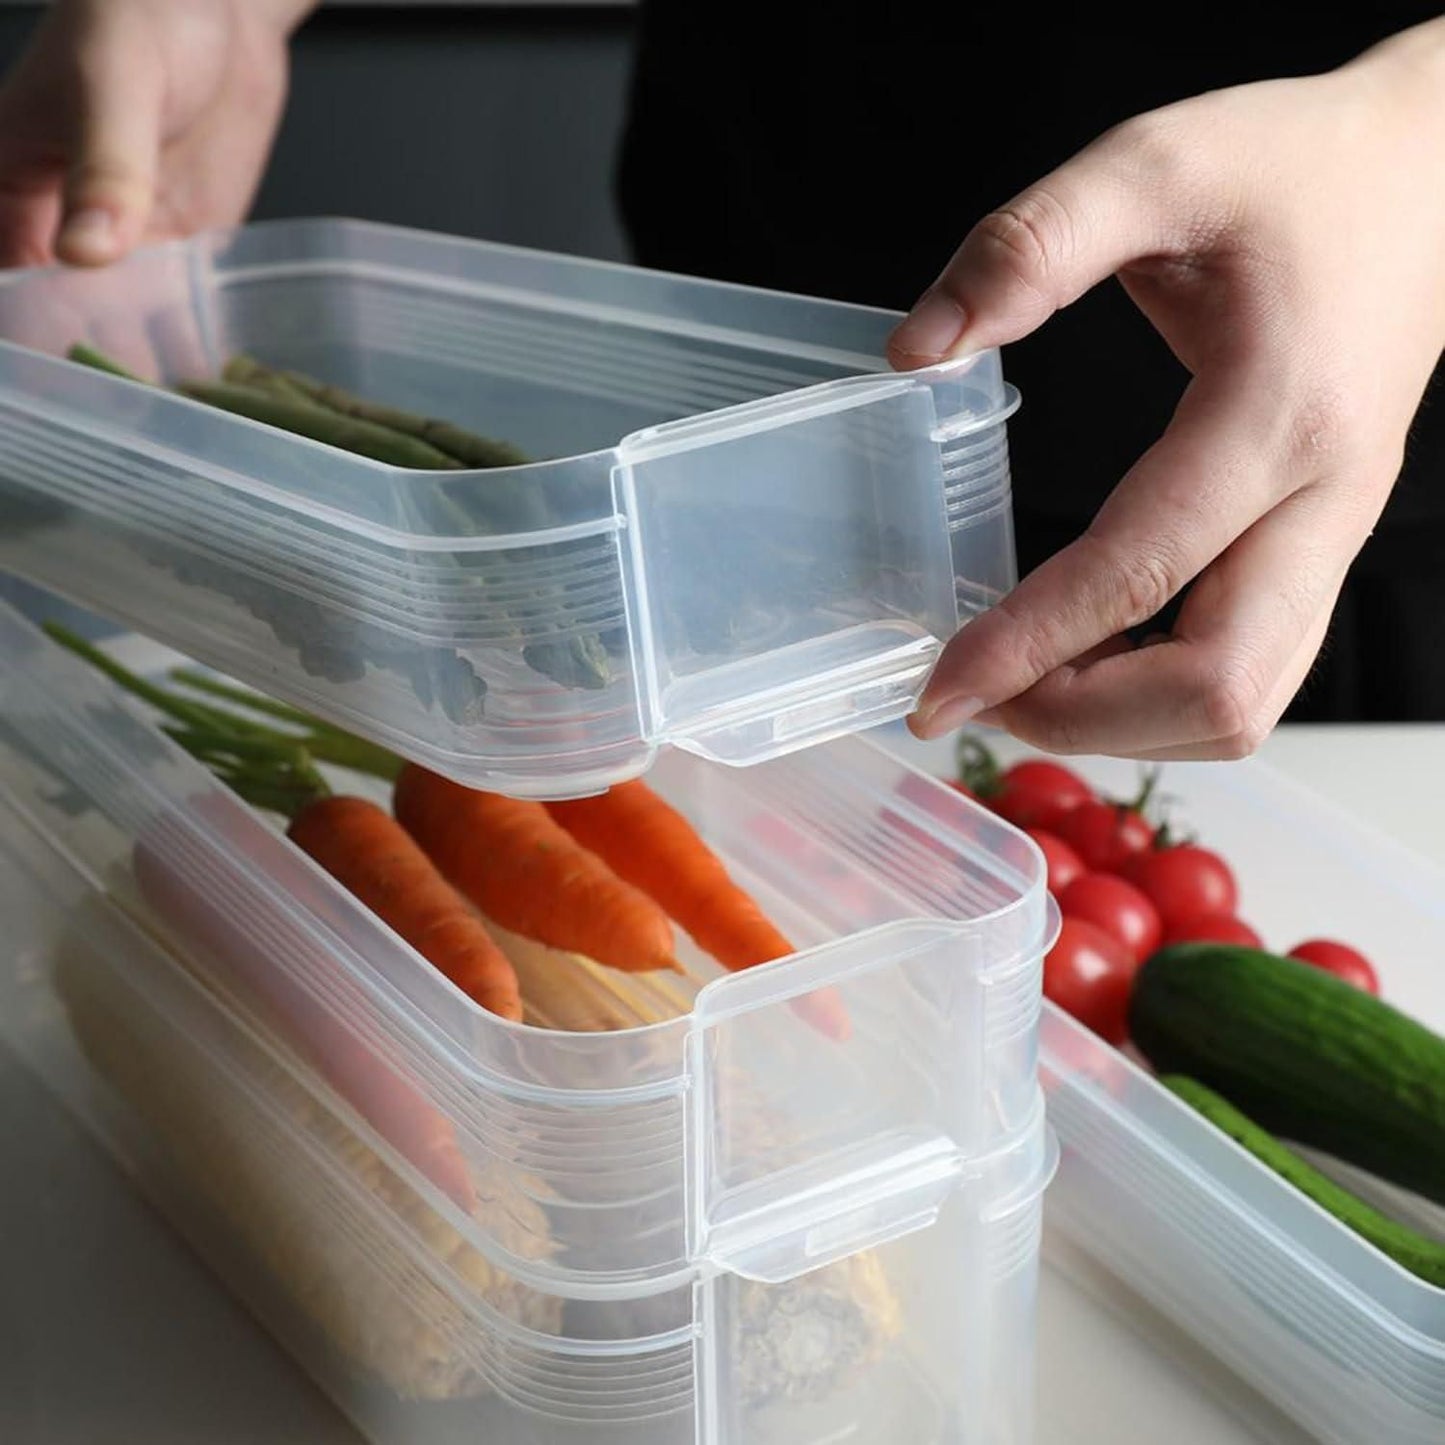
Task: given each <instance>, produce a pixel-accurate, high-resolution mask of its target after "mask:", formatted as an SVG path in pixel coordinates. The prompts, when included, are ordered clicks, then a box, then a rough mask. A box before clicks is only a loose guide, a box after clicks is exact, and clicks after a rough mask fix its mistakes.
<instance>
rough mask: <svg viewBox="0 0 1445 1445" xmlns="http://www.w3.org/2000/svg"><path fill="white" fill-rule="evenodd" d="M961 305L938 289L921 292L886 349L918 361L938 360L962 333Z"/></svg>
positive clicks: (965, 319) (963, 318)
mask: <svg viewBox="0 0 1445 1445" xmlns="http://www.w3.org/2000/svg"><path fill="white" fill-rule="evenodd" d="M967 319H968V318H967V317H966V316H965V315H964V314H963V307H962V306H960V305H959V304H958V302H957V301H954V300H953V299H952V298H951V297H949V296H945V295H944V293H943V292H942V291H925V292H924V293H923V296H922V297H921V298H920V299H919V301H918V304H917V305H916V306H915V307H914V308H913V310H912V311H911V312H910V313H909V314H908V316H907V317H906V319H905V320H904V321H902V322H901V323H900V324H899V326H898V329H897V330H896V331H895V332H894V333H893V335H892V336H891V337H889V339H888V349H889V350H890V351H895V352H899V353H901V354H902V355H904V356H912V357H916V358H917V359H918V360H920V361H940V360H942V359H943V357H945V356H946V355H947V354H948V353H949V352H950V351H952V350H953V348H954V346H955V345H956V344H957V342H958V339H959V337H961V336H962V335H963V327H964V322H965V321H967Z"/></svg>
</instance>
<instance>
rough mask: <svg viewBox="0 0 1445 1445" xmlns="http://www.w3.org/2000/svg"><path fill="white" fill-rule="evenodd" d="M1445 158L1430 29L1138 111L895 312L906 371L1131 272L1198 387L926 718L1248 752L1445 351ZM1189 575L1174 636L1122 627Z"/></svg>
mask: <svg viewBox="0 0 1445 1445" xmlns="http://www.w3.org/2000/svg"><path fill="white" fill-rule="evenodd" d="M1442 174H1445V21H1432V22H1430V23H1428V24H1426V25H1422V26H1418V27H1416V28H1415V29H1413V30H1410V31H1406V32H1403V33H1402V34H1400V35H1397V36H1395V37H1394V38H1393V39H1391V40H1390V41H1388V42H1386V43H1385V44H1383V45H1381V46H1378V47H1376V48H1375V49H1374V50H1372V51H1370V52H1367V53H1366V54H1365V55H1364V56H1362V57H1360V58H1359V59H1358V60H1356V61H1354V62H1352V63H1351V64H1349V65H1347V66H1344V67H1342V68H1341V69H1340V70H1337V71H1333V72H1330V73H1329V74H1326V75H1321V76H1313V77H1308V78H1304V79H1294V80H1280V81H1270V82H1265V83H1262V84H1257V85H1249V86H1243V87H1238V88H1235V89H1230V90H1224V91H1217V92H1213V93H1211V94H1208V95H1203V96H1200V97H1197V98H1195V99H1192V100H1186V101H1184V102H1182V103H1180V104H1177V105H1173V106H1169V107H1166V108H1165V109H1163V110H1159V111H1155V112H1152V113H1150V114H1148V115H1145V116H1142V117H1139V118H1136V119H1134V120H1131V121H1128V122H1126V123H1125V124H1124V125H1122V126H1120V127H1118V128H1117V129H1115V130H1113V131H1111V132H1109V133H1108V134H1106V135H1104V136H1103V137H1102V138H1100V139H1099V140H1098V141H1096V142H1094V143H1093V144H1092V145H1091V146H1089V147H1087V148H1086V149H1085V150H1084V151H1082V152H1080V154H1079V155H1077V156H1076V157H1074V158H1073V159H1072V160H1070V161H1069V162H1067V163H1066V164H1065V165H1063V166H1061V167H1060V168H1059V169H1058V170H1056V171H1054V172H1053V173H1052V174H1051V175H1049V176H1047V177H1045V178H1044V179H1043V180H1042V181H1040V182H1038V184H1036V185H1034V186H1032V187H1030V188H1029V189H1028V190H1027V191H1025V192H1024V193H1023V194H1022V195H1020V196H1019V197H1018V198H1016V199H1015V200H1014V201H1012V202H1010V203H1009V204H1008V205H1006V206H1005V207H1003V208H1002V209H1001V210H999V211H997V212H995V213H994V214H992V215H991V216H989V217H987V218H986V219H985V220H984V221H983V222H982V223H981V224H980V225H979V226H977V227H976V228H975V229H974V230H973V231H972V232H971V233H970V234H969V235H968V237H967V238H966V239H965V240H964V242H963V245H962V246H961V247H960V249H959V251H958V252H957V254H956V255H955V256H954V258H953V260H952V261H951V262H950V263H949V266H948V268H947V269H946V270H945V271H944V273H943V275H942V276H941V277H940V279H939V280H938V281H937V282H936V283H935V284H934V285H933V286H932V287H931V288H930V289H929V291H928V292H927V293H925V295H924V297H923V298H922V299H921V300H920V302H919V303H918V305H917V306H916V307H915V308H914V311H913V312H912V314H911V315H910V317H909V318H908V320H906V321H905V322H904V323H903V324H902V325H901V326H900V327H899V329H898V330H897V331H896V332H895V334H894V337H893V339H892V343H891V348H890V355H891V356H892V358H893V361H894V364H895V365H897V366H900V367H910V366H918V365H922V364H926V363H929V362H935V361H938V360H941V359H943V358H944V357H950V356H957V355H963V354H967V353H969V352H972V351H977V350H980V349H982V348H985V347H990V346H997V345H1004V344H1006V343H1008V342H1011V341H1015V340H1017V339H1019V338H1020V337H1023V336H1025V335H1027V334H1028V333H1029V332H1031V331H1033V330H1034V329H1035V328H1036V327H1038V326H1039V325H1040V324H1041V323H1043V322H1044V321H1045V320H1046V319H1047V318H1048V317H1049V316H1050V315H1051V314H1052V313H1053V312H1054V311H1056V310H1058V309H1059V308H1060V307H1063V306H1066V305H1068V304H1069V303H1070V302H1072V301H1074V300H1077V299H1078V297H1079V296H1081V295H1082V294H1083V293H1084V292H1085V291H1087V290H1089V289H1090V288H1091V287H1092V286H1094V285H1095V284H1096V283H1098V282H1099V281H1101V280H1103V279H1105V278H1106V277H1108V276H1111V275H1113V276H1117V277H1118V278H1119V280H1120V281H1121V282H1122V283H1123V285H1124V287H1125V289H1126V291H1127V292H1128V294H1129V296H1130V297H1131V298H1132V300H1133V301H1134V303H1135V304H1136V305H1137V306H1138V307H1139V308H1140V310H1141V311H1142V312H1143V313H1144V314H1145V316H1147V317H1148V319H1149V321H1150V322H1151V323H1152V324H1153V325H1154V327H1155V328H1156V330H1158V331H1159V333H1160V334H1161V335H1162V336H1163V337H1164V339H1165V340H1166V341H1167V342H1168V344H1169V345H1170V347H1171V349H1172V350H1173V351H1174V353H1175V355H1176V356H1177V357H1178V358H1179V360H1180V361H1181V362H1182V363H1183V364H1184V366H1185V367H1186V368H1187V369H1188V370H1189V372H1190V374H1191V378H1192V379H1191V381H1190V383H1189V385H1188V387H1187V388H1186V390H1185V393H1184V396H1183V399H1182V400H1181V402H1180V404H1179V407H1178V409H1177V411H1176V412H1175V415H1174V417H1173V419H1172V421H1171V422H1170V425H1169V426H1168V428H1167V429H1166V431H1165V433H1164V435H1163V436H1162V437H1161V438H1160V439H1159V441H1158V442H1157V443H1155V445H1154V446H1152V447H1151V448H1150V449H1149V450H1148V451H1147V452H1146V453H1145V454H1144V456H1143V457H1141V458H1140V460H1139V461H1138V462H1137V464H1136V465H1135V466H1133V467H1132V468H1131V469H1130V471H1129V472H1128V473H1127V475H1126V476H1125V477H1124V478H1123V479H1122V480H1121V481H1120V483H1119V484H1118V486H1117V488H1116V489H1115V490H1114V492H1113V494H1112V495H1111V496H1110V497H1109V499H1108V501H1107V502H1106V503H1105V505H1104V506H1103V507H1102V508H1101V510H1100V511H1099V514H1098V516H1097V517H1096V519H1095V520H1094V522H1093V523H1092V525H1091V526H1090V527H1089V529H1088V531H1087V532H1086V533H1085V534H1084V536H1083V537H1081V538H1080V539H1079V540H1078V541H1077V542H1075V543H1074V544H1072V545H1071V546H1069V547H1067V548H1065V549H1064V550H1062V551H1061V552H1059V553H1058V554H1057V555H1055V556H1054V557H1052V558H1050V559H1049V560H1048V561H1047V562H1045V563H1044V564H1043V565H1042V566H1040V567H1039V568H1038V569H1037V570H1036V571H1034V572H1033V573H1032V574H1030V575H1029V576H1028V577H1027V578H1025V579H1024V580H1023V581H1022V582H1021V583H1020V584H1019V586H1018V587H1017V588H1016V589H1015V590H1014V591H1013V592H1012V593H1011V594H1010V595H1009V596H1008V597H1006V598H1005V599H1004V600H1003V601H1001V602H1000V603H999V604H998V605H997V606H995V607H994V608H992V609H991V610H990V611H989V612H987V613H985V614H984V615H983V616H981V617H979V618H977V619H976V620H974V621H973V622H971V623H969V624H968V626H967V627H965V628H964V629H963V630H962V631H961V632H960V633H959V634H958V636H957V637H956V638H955V639H954V640H953V641H952V642H951V643H950V644H949V646H948V647H947V648H946V649H945V651H944V653H943V656H942V657H941V659H940V660H939V663H938V666H937V668H936V669H935V672H934V675H933V677H932V678H931V679H930V681H929V684H928V687H927V689H926V690H925V693H924V696H923V699H922V701H921V703H920V705H919V710H918V712H917V714H916V715H915V717H914V718H913V720H912V726H913V728H914V731H915V732H918V733H919V734H921V735H923V736H930V737H932V736H937V735H939V734H941V733H943V732H947V731H950V730H951V729H953V728H955V727H957V726H959V725H960V724H962V723H963V722H965V721H967V720H968V719H969V718H970V717H976V718H979V719H980V720H982V721H984V722H992V723H996V724H998V725H1000V726H1003V727H1005V728H1007V729H1008V730H1009V731H1011V732H1013V733H1014V734H1016V735H1017V736H1019V737H1020V738H1022V739H1024V740H1025V741H1028V742H1032V743H1035V744H1037V745H1039V746H1041V747H1044V748H1046V749H1049V750H1051V751H1054V752H1061V753H1073V752H1108V753H1114V754H1118V755H1122V756H1132V757H1141V758H1157V759H1168V758H1219V757H1239V756H1243V755H1245V754H1247V753H1249V752H1251V751H1253V750H1254V748H1255V747H1257V746H1258V744H1259V743H1260V742H1261V741H1262V740H1263V738H1264V737H1265V736H1266V735H1267V734H1268V733H1269V731H1270V729H1271V728H1272V727H1273V725H1274V724H1275V722H1276V721H1277V720H1278V718H1279V716H1280V714H1281V713H1282V712H1283V711H1284V709H1285V707H1286V706H1287V705H1288V703H1289V701H1290V699H1291V698H1292V697H1293V695H1294V693H1295V692H1296V690H1297V689H1298V688H1299V686H1300V684H1301V683H1302V681H1303V680H1304V678H1305V675H1306V673H1307V672H1308V670H1309V668H1310V666H1311V664H1312V663H1313V661H1314V658H1315V656H1316V654H1317V652H1318V651H1319V648H1320V645H1321V642H1322V641H1323V638H1324V635H1325V631H1326V628H1327V625H1328V622H1329V617H1330V613H1331V611H1332V610H1333V607H1334V603H1335V600H1336V598H1337V596H1338V594H1339V590H1340V586H1341V583H1342V582H1343V579H1344V575H1345V572H1346V570H1347V569H1348V567H1349V564H1350V563H1351V561H1352V560H1353V559H1354V557H1355V555H1356V553H1357V552H1358V551H1359V549H1360V547H1361V546H1362V545H1363V544H1364V542H1365V540H1366V538H1367V537H1368V535H1369V533H1370V531H1371V529H1372V528H1373V526H1374V524H1375V522H1376V521H1377V519H1378V517H1379V515H1380V512H1381V511H1382V509H1383V507H1384V504H1385V502H1386V500H1387V498H1388V495H1389V492H1390V489H1391V487H1392V485H1393V483H1394V481H1395V478H1396V476H1397V474H1398V472H1399V469H1400V465H1401V460H1402V456H1403V448H1404V443H1405V437H1406V433H1407V431H1408V429H1409V426H1410V422H1411V420H1412V418H1413V416H1414V413H1415V411H1416V409H1417V407H1418V405H1419V402H1420V398H1421V396H1422V394H1423V391H1424V388H1425V385H1426V383H1427V381H1428V379H1429V377H1430V374H1431V372H1432V370H1433V368H1434V366H1435V364H1436V362H1437V360H1438V359H1439V357H1440V353H1441V347H1442V343H1445V185H1442V184H1441V182H1440V178H1441V175H1442ZM1120 404H1121V405H1126V404H1127V398H1121V399H1120ZM1101 424H1106V422H1103V421H1101ZM1078 444H1079V445H1080V446H1081V447H1087V445H1088V438H1087V437H1086V436H1081V437H1079V438H1078ZM1441 565H1442V567H1445V558H1442V559H1441ZM1191 581H1192V582H1193V586H1192V589H1191V590H1190V591H1189V593H1188V595H1187V597H1186V598H1185V599H1184V602H1183V605H1182V608H1181V611H1180V615H1179V619H1178V621H1177V623H1176V624H1175V627H1174V630H1173V633H1172V635H1170V636H1169V637H1168V638H1157V639H1150V640H1149V641H1150V645H1147V646H1145V647H1143V648H1135V647H1134V646H1133V645H1132V644H1131V643H1130V642H1129V641H1128V640H1127V638H1125V637H1124V636H1123V635H1122V634H1123V633H1124V632H1125V631H1126V630H1127V629H1129V628H1132V627H1137V626H1139V625H1140V624H1142V623H1144V622H1146V621H1148V620H1149V619H1150V618H1152V617H1154V616H1155V615H1156V614H1157V613H1158V612H1159V611H1160V610H1161V608H1163V606H1164V605H1165V604H1166V603H1167V602H1169V601H1170V600H1171V599H1172V598H1174V597H1175V596H1176V595H1177V594H1178V593H1180V592H1181V591H1182V590H1183V589H1184V587H1185V586H1186V585H1187V584H1189V583H1190V582H1191Z"/></svg>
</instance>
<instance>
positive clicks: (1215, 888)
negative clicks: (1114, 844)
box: [1124, 843, 1239, 928]
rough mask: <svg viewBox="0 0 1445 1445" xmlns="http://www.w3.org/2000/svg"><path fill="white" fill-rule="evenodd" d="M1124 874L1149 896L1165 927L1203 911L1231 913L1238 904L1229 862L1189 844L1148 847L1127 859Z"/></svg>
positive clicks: (1237, 891)
mask: <svg viewBox="0 0 1445 1445" xmlns="http://www.w3.org/2000/svg"><path fill="white" fill-rule="evenodd" d="M1124 876H1125V877H1126V878H1127V879H1128V880H1129V881H1130V882H1131V883H1132V884H1134V886H1135V887H1136V888H1138V889H1139V890H1140V892H1142V893H1144V894H1146V895H1147V896H1148V898H1149V901H1150V902H1151V903H1152V904H1153V905H1154V907H1155V908H1157V909H1158V910H1159V917H1160V918H1161V919H1163V921H1164V926H1165V927H1166V928H1169V927H1172V926H1173V925H1174V924H1176V923H1187V922H1188V921H1189V920H1190V919H1191V918H1199V917H1201V916H1203V915H1204V914H1206V913H1229V914H1232V913H1233V912H1234V910H1235V909H1236V908H1238V907H1239V887H1238V885H1237V884H1236V883H1235V881H1234V874H1233V873H1232V872H1231V871H1230V867H1229V864H1228V863H1226V862H1225V861H1224V859H1223V858H1221V857H1220V856H1219V854H1218V853H1211V852H1210V851H1209V849H1208V848H1197V847H1195V845H1194V844H1192V843H1181V844H1179V845H1178V846H1176V847H1173V848H1151V849H1149V850H1148V852H1146V853H1141V854H1139V855H1138V856H1137V857H1135V858H1131V859H1130V860H1129V862H1128V864H1127V865H1126V867H1125V869H1124Z"/></svg>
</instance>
